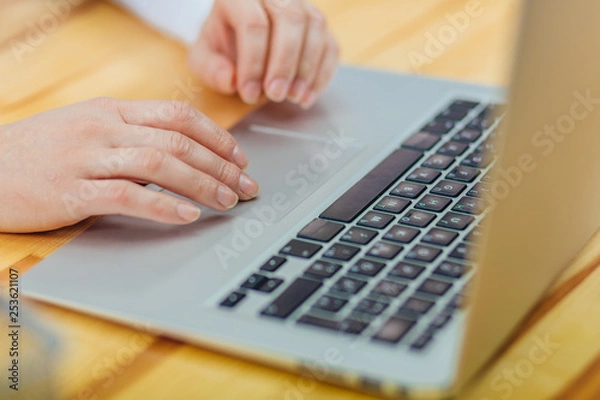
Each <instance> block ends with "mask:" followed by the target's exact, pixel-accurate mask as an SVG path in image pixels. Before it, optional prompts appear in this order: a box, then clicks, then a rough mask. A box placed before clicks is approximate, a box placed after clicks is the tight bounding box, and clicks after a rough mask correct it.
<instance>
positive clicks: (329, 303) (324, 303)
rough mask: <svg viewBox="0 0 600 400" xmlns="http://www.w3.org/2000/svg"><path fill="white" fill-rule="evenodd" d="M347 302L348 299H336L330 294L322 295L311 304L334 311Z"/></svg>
mask: <svg viewBox="0 0 600 400" xmlns="http://www.w3.org/2000/svg"><path fill="white" fill-rule="evenodd" d="M346 303H348V300H344V299H338V298H337V297H332V296H323V297H321V298H320V299H319V300H317V302H316V303H315V305H314V306H313V307H314V308H318V309H319V310H323V311H329V312H333V313H336V312H338V311H340V310H341V309H342V308H343V307H344V306H345V305H346Z"/></svg>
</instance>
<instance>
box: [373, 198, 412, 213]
mask: <svg viewBox="0 0 600 400" xmlns="http://www.w3.org/2000/svg"><path fill="white" fill-rule="evenodd" d="M409 205H410V201H408V200H403V199H399V198H397V197H390V196H385V197H384V198H383V199H381V200H380V201H379V203H377V204H376V205H375V207H373V208H374V209H375V210H377V211H385V212H389V213H393V214H400V213H401V212H402V211H404V210H406V207H408V206H409Z"/></svg>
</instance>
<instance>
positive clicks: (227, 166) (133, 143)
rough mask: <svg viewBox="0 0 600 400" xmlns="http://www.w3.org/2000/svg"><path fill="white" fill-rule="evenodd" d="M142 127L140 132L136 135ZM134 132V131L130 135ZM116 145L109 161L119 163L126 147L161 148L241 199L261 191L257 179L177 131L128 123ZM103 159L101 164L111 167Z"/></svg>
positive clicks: (126, 154)
mask: <svg viewBox="0 0 600 400" xmlns="http://www.w3.org/2000/svg"><path fill="white" fill-rule="evenodd" d="M137 129H141V130H143V132H142V133H141V134H137V133H138V132H139V131H137ZM133 132H135V134H132V133H133ZM114 144H115V147H118V148H120V149H119V154H113V155H112V156H111V160H114V162H120V159H119V157H126V156H128V152H129V149H131V148H143V147H151V148H155V149H158V150H161V151H163V152H165V153H167V154H170V155H171V156H173V157H175V158H177V159H178V160H181V161H183V162H184V163H186V164H187V165H189V166H191V167H192V168H194V169H196V170H198V171H202V172H204V173H207V174H209V175H210V176H212V177H213V178H215V179H217V180H218V181H220V182H223V183H224V184H226V185H227V186H229V187H230V188H231V189H232V190H233V191H235V192H236V193H237V195H238V196H239V197H240V198H241V199H242V200H249V199H252V198H254V197H256V196H257V195H258V192H259V190H260V188H259V185H258V183H257V182H256V181H254V180H253V179H252V178H250V177H249V176H248V175H247V174H245V173H243V172H242V170H241V169H240V168H239V167H238V166H237V165H236V164H234V163H231V162H229V161H227V160H225V159H224V158H222V157H220V156H218V155H216V154H215V153H213V152H212V151H210V150H208V149H207V148H206V147H204V146H202V145H200V144H198V143H197V142H195V141H193V140H192V139H190V138H189V137H187V136H185V135H182V134H181V133H179V132H173V131H166V130H161V129H155V128H146V127H134V126H129V127H128V128H127V129H126V130H124V131H123V132H122V133H121V134H120V135H119V136H118V137H117V138H115V139H114ZM106 160H107V159H106V158H103V163H105V164H107V165H108V166H110V165H111V164H112V163H107V162H106Z"/></svg>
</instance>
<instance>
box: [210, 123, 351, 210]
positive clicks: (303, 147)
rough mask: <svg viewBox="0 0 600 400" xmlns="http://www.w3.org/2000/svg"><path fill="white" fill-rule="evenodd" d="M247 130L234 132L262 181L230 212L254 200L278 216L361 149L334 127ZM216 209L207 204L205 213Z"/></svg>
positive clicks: (251, 172) (255, 175) (250, 171)
mask: <svg viewBox="0 0 600 400" xmlns="http://www.w3.org/2000/svg"><path fill="white" fill-rule="evenodd" d="M240 128H241V127H240ZM243 129H244V131H243V132H240V131H238V132H235V136H236V139H237V140H238V143H239V144H240V146H241V147H242V149H244V151H245V152H246V154H247V155H248V158H249V160H250V165H249V167H248V169H247V173H248V174H249V175H250V176H252V177H253V178H254V179H255V180H256V181H257V182H259V184H260V186H261V191H260V195H259V197H258V198H257V199H255V200H252V201H249V202H245V203H244V202H241V203H240V204H239V205H238V206H237V207H235V208H234V209H232V210H230V211H227V213H226V214H227V215H230V216H246V215H245V214H246V213H248V212H251V210H250V209H251V208H252V207H253V206H254V205H255V204H260V205H261V206H262V207H264V206H269V207H270V208H272V210H273V212H274V213H273V215H274V219H275V220H274V221H273V222H277V221H280V220H281V219H282V218H284V217H285V216H286V215H287V214H288V213H289V212H290V211H292V210H293V209H294V208H295V207H296V206H297V205H298V204H300V203H301V202H302V201H303V200H304V199H305V198H306V197H308V196H309V195H310V194H311V193H313V192H314V191H315V190H316V189H317V188H318V187H320V186H322V185H323V184H324V183H325V182H327V180H328V179H329V178H331V177H332V176H333V175H335V174H336V173H337V172H338V171H339V170H340V169H342V168H343V167H344V166H345V165H347V164H348V162H349V161H350V160H351V159H352V158H353V157H354V156H355V155H356V154H357V153H358V152H359V151H360V148H361V147H360V146H359V145H358V143H357V142H356V141H355V140H354V139H353V138H350V137H347V136H344V135H343V134H342V133H340V132H335V131H333V130H329V131H327V132H323V133H322V134H320V135H314V134H304V133H301V132H294V131H289V130H282V129H277V128H272V127H267V126H263V125H247V126H245V127H244V128H243ZM215 213H219V214H223V213H222V212H215V211H212V210H208V209H205V208H203V217H202V218H210V217H211V216H212V215H214V214H215ZM248 217H250V215H248Z"/></svg>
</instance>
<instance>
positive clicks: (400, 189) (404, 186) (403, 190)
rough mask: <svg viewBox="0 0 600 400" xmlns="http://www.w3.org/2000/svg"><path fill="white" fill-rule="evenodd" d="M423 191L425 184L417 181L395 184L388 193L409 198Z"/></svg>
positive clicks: (414, 197)
mask: <svg viewBox="0 0 600 400" xmlns="http://www.w3.org/2000/svg"><path fill="white" fill-rule="evenodd" d="M423 191H425V186H423V185H419V184H417V183H409V182H401V183H400V184H399V185H398V186H396V187H395V188H394V189H392V191H391V192H390V194H392V195H394V196H399V197H406V198H409V199H416V198H417V197H419V196H420V195H421V193H423Z"/></svg>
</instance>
